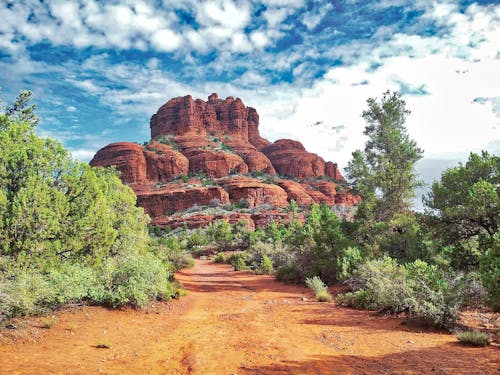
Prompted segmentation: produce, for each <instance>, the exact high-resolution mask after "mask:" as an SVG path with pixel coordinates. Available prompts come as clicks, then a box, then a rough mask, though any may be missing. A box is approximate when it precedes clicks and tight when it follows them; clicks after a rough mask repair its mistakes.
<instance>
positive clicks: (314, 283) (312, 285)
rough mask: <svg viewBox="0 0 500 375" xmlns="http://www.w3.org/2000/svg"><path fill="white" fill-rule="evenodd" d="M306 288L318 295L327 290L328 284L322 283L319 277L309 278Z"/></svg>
mask: <svg viewBox="0 0 500 375" xmlns="http://www.w3.org/2000/svg"><path fill="white" fill-rule="evenodd" d="M306 286H307V287H308V288H309V289H311V290H312V291H313V292H314V293H318V292H320V291H323V290H327V289H326V284H325V283H324V282H323V281H321V279H320V278H319V277H318V276H314V277H308V278H307V279H306Z"/></svg>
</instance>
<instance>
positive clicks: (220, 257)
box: [214, 253, 227, 264]
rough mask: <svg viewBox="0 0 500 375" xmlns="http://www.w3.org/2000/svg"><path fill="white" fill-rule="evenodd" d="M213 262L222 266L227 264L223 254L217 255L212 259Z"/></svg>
mask: <svg viewBox="0 0 500 375" xmlns="http://www.w3.org/2000/svg"><path fill="white" fill-rule="evenodd" d="M214 262H215V263H222V264H224V263H227V258H226V254H224V253H218V254H217V256H216V257H215V259H214Z"/></svg>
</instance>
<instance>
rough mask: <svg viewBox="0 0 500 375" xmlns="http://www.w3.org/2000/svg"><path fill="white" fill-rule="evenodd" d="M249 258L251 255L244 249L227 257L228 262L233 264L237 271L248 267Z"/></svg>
mask: <svg viewBox="0 0 500 375" xmlns="http://www.w3.org/2000/svg"><path fill="white" fill-rule="evenodd" d="M248 260H249V255H248V253H246V252H244V251H242V252H238V253H233V254H231V255H230V256H229V257H228V258H227V262H228V263H229V264H230V265H232V266H233V268H234V270H235V271H240V270H246V269H248V265H247V261H248Z"/></svg>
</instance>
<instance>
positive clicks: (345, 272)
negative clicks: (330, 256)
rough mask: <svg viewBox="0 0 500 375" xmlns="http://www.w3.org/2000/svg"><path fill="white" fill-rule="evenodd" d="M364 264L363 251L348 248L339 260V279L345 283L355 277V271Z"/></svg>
mask: <svg viewBox="0 0 500 375" xmlns="http://www.w3.org/2000/svg"><path fill="white" fill-rule="evenodd" d="M362 262H363V256H362V254H361V251H360V250H359V249H358V248H357V247H351V246H349V247H347V248H346V249H345V250H344V251H343V252H342V253H341V254H340V256H339V257H338V258H337V270H338V273H337V279H338V280H340V281H345V280H347V279H349V278H351V277H353V275H354V271H355V270H356V268H357V267H358V266H359V265H360V264H361V263H362Z"/></svg>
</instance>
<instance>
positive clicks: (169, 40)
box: [151, 29, 182, 52]
mask: <svg viewBox="0 0 500 375" xmlns="http://www.w3.org/2000/svg"><path fill="white" fill-rule="evenodd" d="M181 42H182V38H181V37H180V36H179V34H177V33H175V32H173V31H172V30H169V29H163V30H158V31H156V32H155V33H154V34H153V36H152V37H151V43H152V44H153V46H154V47H155V48H156V49H157V50H158V51H163V52H171V51H174V50H176V49H177V48H179V46H180V45H181Z"/></svg>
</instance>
